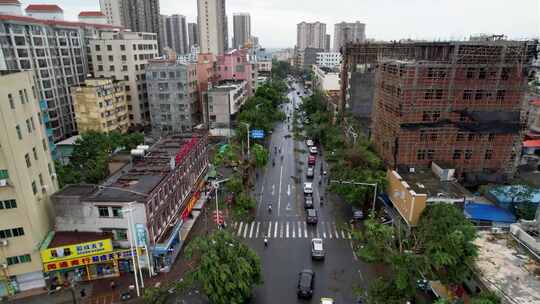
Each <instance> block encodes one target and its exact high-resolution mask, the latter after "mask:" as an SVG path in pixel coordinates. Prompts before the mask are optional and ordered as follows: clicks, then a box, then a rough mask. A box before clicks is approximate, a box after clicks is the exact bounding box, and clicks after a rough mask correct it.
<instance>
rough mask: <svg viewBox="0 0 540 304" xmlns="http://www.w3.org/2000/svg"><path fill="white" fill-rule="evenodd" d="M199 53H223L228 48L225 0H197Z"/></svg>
mask: <svg viewBox="0 0 540 304" xmlns="http://www.w3.org/2000/svg"><path fill="white" fill-rule="evenodd" d="M197 25H198V26H199V40H200V41H199V43H200V48H201V53H212V54H214V55H219V54H223V52H224V51H225V50H226V49H227V48H228V39H229V38H228V29H227V27H228V22H227V14H226V12H225V0H197Z"/></svg>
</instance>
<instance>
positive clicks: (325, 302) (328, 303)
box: [321, 298, 336, 304]
mask: <svg viewBox="0 0 540 304" xmlns="http://www.w3.org/2000/svg"><path fill="white" fill-rule="evenodd" d="M334 303H336V302H334V299H332V298H321V304H334Z"/></svg>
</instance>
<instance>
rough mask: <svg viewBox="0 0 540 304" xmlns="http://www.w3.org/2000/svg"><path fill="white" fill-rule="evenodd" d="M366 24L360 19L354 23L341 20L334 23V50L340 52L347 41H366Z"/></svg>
mask: <svg viewBox="0 0 540 304" xmlns="http://www.w3.org/2000/svg"><path fill="white" fill-rule="evenodd" d="M365 40H366V25H365V24H364V23H361V22H360V21H356V22H354V23H347V22H341V23H336V24H335V25H334V52H339V50H340V49H341V47H342V46H344V45H345V44H346V43H347V42H356V43H360V42H364V41H365Z"/></svg>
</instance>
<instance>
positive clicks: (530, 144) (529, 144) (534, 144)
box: [523, 139, 540, 148]
mask: <svg viewBox="0 0 540 304" xmlns="http://www.w3.org/2000/svg"><path fill="white" fill-rule="evenodd" d="M523 147H525V148H540V139H534V140H526V141H524V142H523Z"/></svg>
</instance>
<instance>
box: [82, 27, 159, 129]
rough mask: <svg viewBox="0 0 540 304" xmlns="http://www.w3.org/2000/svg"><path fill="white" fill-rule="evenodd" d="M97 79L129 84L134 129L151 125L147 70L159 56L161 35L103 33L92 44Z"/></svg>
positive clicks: (127, 95)
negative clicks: (150, 61) (158, 41)
mask: <svg viewBox="0 0 540 304" xmlns="http://www.w3.org/2000/svg"><path fill="white" fill-rule="evenodd" d="M89 48H90V57H91V58H92V68H93V70H94V73H95V77H105V78H112V79H116V80H124V81H125V82H126V86H125V90H126V100H127V102H128V111H129V119H130V121H131V124H132V125H136V126H144V125H148V124H149V123H150V112H149V106H148V94H147V92H146V74H145V68H146V64H147V63H148V60H149V59H152V58H154V57H157V56H158V45H157V35H156V34H154V33H137V32H101V33H99V34H98V35H97V36H96V37H94V38H92V39H90V41H89Z"/></svg>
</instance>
